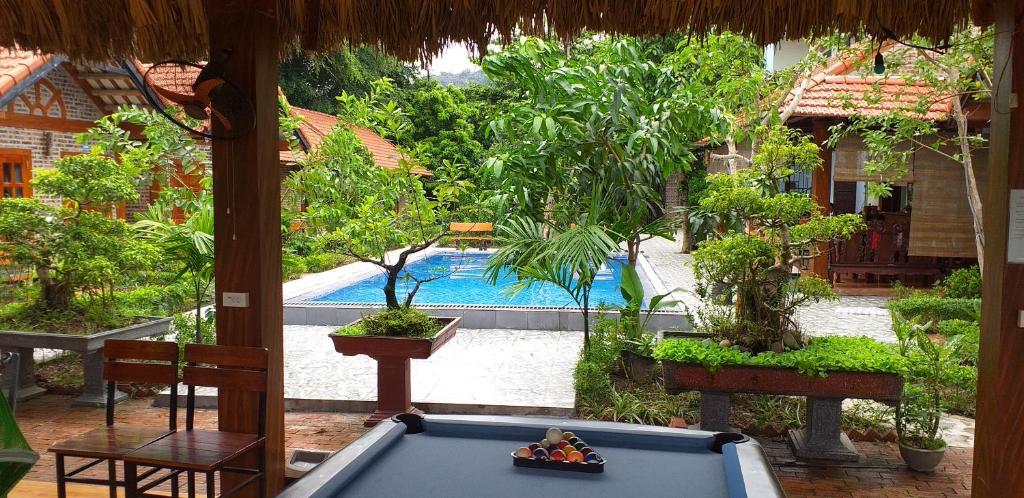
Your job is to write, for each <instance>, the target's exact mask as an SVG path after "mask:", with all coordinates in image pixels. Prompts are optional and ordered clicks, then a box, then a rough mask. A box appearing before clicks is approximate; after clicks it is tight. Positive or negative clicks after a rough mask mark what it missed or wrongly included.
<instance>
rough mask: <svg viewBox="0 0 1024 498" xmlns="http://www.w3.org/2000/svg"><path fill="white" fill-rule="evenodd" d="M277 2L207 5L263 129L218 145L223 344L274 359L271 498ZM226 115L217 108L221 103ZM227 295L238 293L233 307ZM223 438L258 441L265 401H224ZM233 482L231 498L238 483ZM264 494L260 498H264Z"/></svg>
mask: <svg viewBox="0 0 1024 498" xmlns="http://www.w3.org/2000/svg"><path fill="white" fill-rule="evenodd" d="M278 4H279V2H278V1H277V0H216V1H209V2H207V7H206V10H207V16H208V18H209V33H210V35H209V36H210V50H211V53H219V52H220V51H221V50H223V49H230V50H231V51H232V55H231V58H230V60H229V61H228V63H227V68H226V71H225V78H226V79H228V80H230V81H232V82H233V83H235V84H236V85H238V86H239V87H240V88H241V89H242V91H243V92H245V94H246V95H247V97H248V98H249V99H250V100H251V102H252V104H253V106H254V108H255V111H256V115H255V118H256V119H255V127H254V128H253V130H252V131H251V132H249V133H248V134H247V135H245V136H243V137H241V138H239V139H236V140H214V141H213V199H214V208H215V215H214V222H215V225H214V233H215V250H216V263H215V274H216V284H215V289H216V295H217V343H218V344H224V345H237V346H264V347H266V348H268V349H269V350H270V366H269V381H268V384H269V385H268V392H267V414H266V415H267V448H266V461H267V492H268V496H273V495H275V494H277V492H278V491H280V490H281V489H282V487H283V483H284V381H283V378H284V375H283V374H284V360H283V319H282V313H283V304H282V296H281V195H280V191H281V166H280V163H279V159H278V150H277V145H278V136H279V132H278V107H277V106H278V103H277V88H278V87H277V64H278V55H279V40H278V22H277V19H278V12H277V9H278ZM215 105H216V102H215ZM225 293H235V294H234V295H233V296H232V298H233V299H232V302H230V303H228V304H230V305H231V306H226V305H225V299H224V296H225ZM217 406H218V419H219V425H220V428H221V430H228V431H242V432H253V433H254V432H256V429H257V418H256V413H257V397H256V396H253V395H251V394H248V393H244V394H243V393H237V392H222V393H219V399H218V405H217ZM232 479H233V478H232V477H230V476H229V475H228V474H225V479H224V481H225V482H222V483H221V486H222V489H223V490H225V491H226V490H227V489H228V488H230V487H231V485H233V484H234V483H235V482H237V481H233V480H232ZM247 495H249V494H247ZM255 495H256V493H255V489H253V490H252V492H251V496H255Z"/></svg>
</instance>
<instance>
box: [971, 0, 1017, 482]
mask: <svg viewBox="0 0 1024 498" xmlns="http://www.w3.org/2000/svg"><path fill="white" fill-rule="evenodd" d="M994 7H995V8H994V11H995V20H996V40H995V68H994V71H993V72H992V79H993V80H994V81H993V83H994V85H995V94H994V96H993V99H992V102H993V109H992V113H991V114H992V125H991V144H990V147H991V149H990V154H989V155H990V163H989V170H988V192H987V195H986V198H985V210H984V216H985V218H984V228H985V270H984V275H983V278H982V280H983V297H982V324H981V348H980V353H979V358H978V360H979V361H978V400H977V401H978V410H977V427H976V429H975V443H974V444H975V445H974V476H973V489H972V493H973V495H974V496H985V497H988V496H993V497H994V496H1024V472H1021V468H1024V430H1021V423H1022V421H1024V389H1022V388H1021V386H1024V362H1022V360H1021V359H1022V358H1024V329H1022V328H1020V327H1019V326H1018V323H1017V320H1018V313H1019V312H1020V310H1024V265H1022V264H1008V263H1007V228H1008V222H1009V220H1008V216H1007V215H1008V198H1009V192H1010V190H1012V189H1024V109H1022V108H1021V107H1020V105H1019V104H1017V103H1016V101H1017V100H1018V99H1020V98H1021V97H1024V31H1021V30H1020V29H1019V26H1018V24H1017V22H1016V20H1017V19H1020V14H1021V13H1022V12H1024V0H996V1H995V2H994Z"/></svg>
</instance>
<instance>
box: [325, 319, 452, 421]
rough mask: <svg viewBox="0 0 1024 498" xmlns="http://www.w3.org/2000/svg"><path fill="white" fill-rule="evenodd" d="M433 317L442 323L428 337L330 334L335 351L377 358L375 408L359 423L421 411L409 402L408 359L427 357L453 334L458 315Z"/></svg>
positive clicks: (410, 388) (410, 395)
mask: <svg viewBox="0 0 1024 498" xmlns="http://www.w3.org/2000/svg"><path fill="white" fill-rule="evenodd" d="M360 320H361V319H360ZM360 320H356V321H354V322H352V323H351V324H349V325H350V326H351V325H355V324H357V323H359V322H360ZM434 320H437V321H438V322H439V323H441V324H442V325H443V327H442V328H441V330H439V331H438V332H437V334H435V335H434V336H433V337H430V338H418V337H417V338H412V337H384V336H366V335H362V336H359V335H338V334H334V333H331V334H330V337H331V341H333V342H334V350H335V351H337V352H339V353H341V354H343V355H346V356H356V355H360V354H365V355H367V356H369V357H371V358H373V359H375V360H377V409H376V410H375V411H374V412H373V414H372V415H370V418H369V419H367V420H366V422H364V423H363V425H365V426H366V427H373V426H375V425H377V423H379V422H380V421H381V420H386V419H388V418H391V417H393V416H395V415H397V414H399V413H422V412H420V411H419V410H417V409H416V408H414V407H413V406H412V380H411V378H410V376H409V374H410V365H409V360H411V359H416V360H424V359H427V358H430V355H432V354H434V351H437V350H438V348H440V347H441V346H444V345H445V344H446V343H447V342H448V341H450V340H451V339H452V337H455V332H456V331H457V330H458V327H459V323H460V322H461V321H462V318H461V317H454V318H448V317H434Z"/></svg>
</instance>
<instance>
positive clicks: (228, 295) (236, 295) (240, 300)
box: [221, 292, 249, 308]
mask: <svg viewBox="0 0 1024 498" xmlns="http://www.w3.org/2000/svg"><path fill="white" fill-rule="evenodd" d="M221 304H222V305H223V306H224V307H226V308H248V307H249V293H248V292H225V293H224V294H223V297H222V298H221Z"/></svg>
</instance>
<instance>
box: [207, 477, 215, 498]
mask: <svg viewBox="0 0 1024 498" xmlns="http://www.w3.org/2000/svg"><path fill="white" fill-rule="evenodd" d="M216 497H217V491H216V486H214V482H213V472H207V473H206V498H216Z"/></svg>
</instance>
